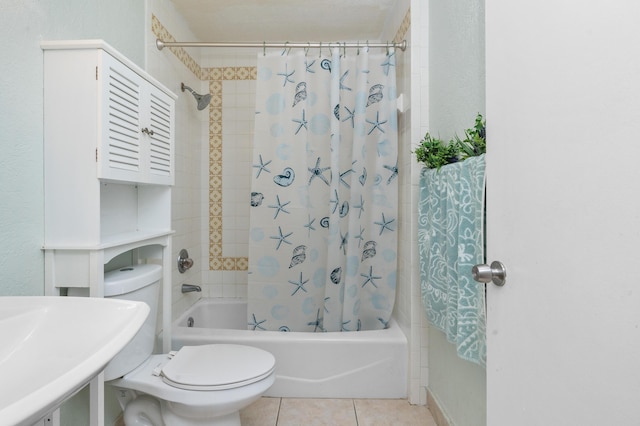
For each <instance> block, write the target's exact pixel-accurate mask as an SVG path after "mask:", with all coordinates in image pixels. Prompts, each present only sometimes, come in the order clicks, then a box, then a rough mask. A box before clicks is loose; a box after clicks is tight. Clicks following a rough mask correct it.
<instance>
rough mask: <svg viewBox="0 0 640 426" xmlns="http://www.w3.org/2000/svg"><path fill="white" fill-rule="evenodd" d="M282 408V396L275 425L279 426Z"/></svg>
mask: <svg viewBox="0 0 640 426" xmlns="http://www.w3.org/2000/svg"><path fill="white" fill-rule="evenodd" d="M281 408H282V398H280V401H278V412H277V413H276V424H275V425H274V426H278V420H280V409H281Z"/></svg>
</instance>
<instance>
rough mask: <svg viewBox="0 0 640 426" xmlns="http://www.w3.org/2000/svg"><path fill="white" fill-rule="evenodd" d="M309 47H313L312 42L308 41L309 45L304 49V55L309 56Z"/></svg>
mask: <svg viewBox="0 0 640 426" xmlns="http://www.w3.org/2000/svg"><path fill="white" fill-rule="evenodd" d="M309 49H311V43H310V42H307V47H306V48H305V49H304V56H305V57H306V56H307V53H309Z"/></svg>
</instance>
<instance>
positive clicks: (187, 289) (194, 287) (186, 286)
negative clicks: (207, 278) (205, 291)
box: [182, 284, 202, 293]
mask: <svg viewBox="0 0 640 426" xmlns="http://www.w3.org/2000/svg"><path fill="white" fill-rule="evenodd" d="M192 291H202V289H201V288H200V286H199V285H193V284H182V292H183V293H191V292H192Z"/></svg>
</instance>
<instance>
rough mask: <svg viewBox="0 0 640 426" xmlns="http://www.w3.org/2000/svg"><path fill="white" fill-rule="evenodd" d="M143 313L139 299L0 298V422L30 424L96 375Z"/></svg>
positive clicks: (135, 329)
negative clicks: (135, 300)
mask: <svg viewBox="0 0 640 426" xmlns="http://www.w3.org/2000/svg"><path fill="white" fill-rule="evenodd" d="M148 314H149V307H148V306H147V305H146V304H144V303H141V302H130V301H125V300H113V299H102V298H89V297H46V296H44V297H39V296H32V297H29V296H25V297H0V424H1V425H17V424H33V423H34V422H36V421H38V420H39V419H41V418H42V417H44V416H45V415H46V414H47V413H49V412H50V411H52V410H53V409H55V408H56V407H58V406H59V405H60V404H61V403H62V402H63V401H64V400H65V399H67V398H68V397H70V396H71V395H73V394H74V393H75V392H77V391H78V390H80V389H81V388H82V387H83V386H84V385H86V384H87V383H88V382H89V381H90V380H91V379H92V378H94V377H95V376H96V375H98V374H99V373H100V372H101V371H102V370H103V369H104V367H105V366H106V365H107V363H108V362H109V361H110V360H111V359H112V358H113V357H114V356H115V355H117V354H118V352H120V350H121V349H122V348H123V347H124V346H125V345H126V344H127V343H128V342H129V341H130V340H131V339H132V338H133V336H135V334H136V333H137V332H138V330H139V329H140V327H141V326H142V324H143V322H144V320H145V319H146V317H147V315H148Z"/></svg>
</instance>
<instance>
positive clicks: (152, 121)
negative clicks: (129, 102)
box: [143, 85, 175, 185]
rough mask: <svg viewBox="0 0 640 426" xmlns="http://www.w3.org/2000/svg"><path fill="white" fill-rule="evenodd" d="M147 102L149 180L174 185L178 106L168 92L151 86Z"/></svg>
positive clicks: (145, 133) (149, 181)
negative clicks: (176, 109) (174, 150)
mask: <svg viewBox="0 0 640 426" xmlns="http://www.w3.org/2000/svg"><path fill="white" fill-rule="evenodd" d="M148 89H149V90H148V92H147V95H148V96H147V97H146V101H147V102H148V104H147V109H146V112H147V114H148V116H147V117H146V119H145V120H146V123H147V124H146V126H147V127H146V128H147V129H148V131H145V132H144V135H145V137H146V138H144V139H143V144H144V145H145V147H146V148H147V149H148V151H147V153H146V155H145V161H146V162H147V164H146V165H147V172H148V174H147V176H146V180H147V181H148V183H154V184H159V185H173V183H174V176H173V171H174V164H173V159H174V152H173V149H174V143H173V140H174V121H175V120H174V106H175V102H174V101H173V99H171V98H170V97H169V96H167V94H166V93H164V92H163V91H161V90H159V89H158V88H156V87H155V86H152V85H149V86H148Z"/></svg>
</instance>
